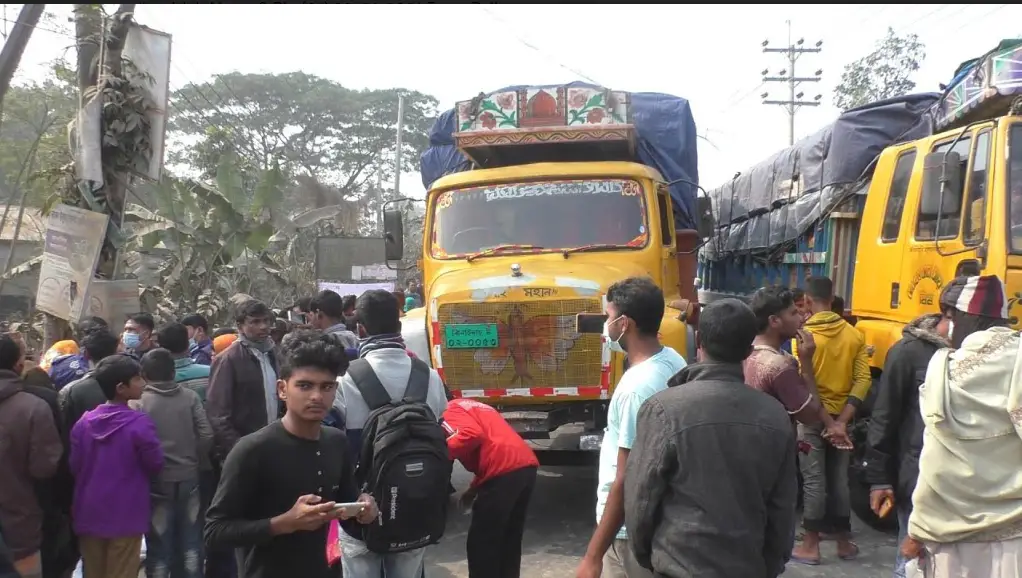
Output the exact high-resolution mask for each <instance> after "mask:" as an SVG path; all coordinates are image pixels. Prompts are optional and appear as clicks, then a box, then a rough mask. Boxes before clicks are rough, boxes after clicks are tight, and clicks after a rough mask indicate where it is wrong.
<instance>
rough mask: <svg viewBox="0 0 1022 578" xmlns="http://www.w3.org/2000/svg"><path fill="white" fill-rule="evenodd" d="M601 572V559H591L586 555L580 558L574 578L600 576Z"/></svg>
mask: <svg viewBox="0 0 1022 578" xmlns="http://www.w3.org/2000/svg"><path fill="white" fill-rule="evenodd" d="M601 574H603V559H596V560H593V559H591V558H589V557H588V556H586V557H584V558H582V562H581V563H579V565H578V569H577V570H575V578H600V575H601Z"/></svg>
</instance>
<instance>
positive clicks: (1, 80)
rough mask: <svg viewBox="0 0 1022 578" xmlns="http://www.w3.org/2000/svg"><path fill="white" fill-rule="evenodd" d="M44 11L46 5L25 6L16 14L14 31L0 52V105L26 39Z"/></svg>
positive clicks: (16, 67) (19, 60) (29, 36)
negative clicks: (16, 19)
mask: <svg viewBox="0 0 1022 578" xmlns="http://www.w3.org/2000/svg"><path fill="white" fill-rule="evenodd" d="M45 9H46V4H25V5H24V6H23V7H22V8H21V12H20V13H19V14H18V21H17V22H15V23H14V29H13V30H11V33H10V35H8V37H7V41H6V42H4V47H3V50H2V51H0V104H2V103H3V101H4V96H5V95H6V94H7V89H8V88H10V86H11V79H12V78H14V71H15V70H17V69H18V64H20V63H21V55H22V54H24V53H25V47H26V46H28V39H29V38H31V37H32V32H33V31H34V30H35V27H36V24H39V18H40V17H42V15H43V10H45Z"/></svg>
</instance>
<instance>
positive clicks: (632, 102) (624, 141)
mask: <svg viewBox="0 0 1022 578" xmlns="http://www.w3.org/2000/svg"><path fill="white" fill-rule="evenodd" d="M429 144H430V146H429V149H427V150H426V152H425V153H423V155H422V165H421V172H422V184H423V185H424V186H425V187H426V188H427V189H428V188H429V187H430V186H431V185H432V184H433V183H434V182H435V181H436V180H437V179H439V178H440V177H442V176H444V175H448V174H451V173H455V172H460V171H466V170H470V169H472V168H473V167H481V168H489V167H493V166H506V165H508V164H524V163H531V162H562V161H605V160H631V161H635V162H639V163H642V164H645V165H647V166H650V167H653V168H655V169H656V170H657V171H659V172H660V174H661V175H662V176H663V177H664V179H666V180H667V181H668V182H671V181H674V180H678V179H681V180H684V181H690V182H691V183H698V182H699V172H698V157H697V155H696V126H695V121H694V120H693V118H692V110H691V108H690V107H689V103H688V101H687V100H685V99H683V98H679V97H676V96H670V95H666V94H658V93H649V92H635V93H629V92H620V91H611V90H608V89H606V88H603V87H600V86H597V85H593V84H586V83H582V82H573V83H570V84H566V85H545V86H510V87H507V88H502V89H500V90H497V91H494V92H491V93H488V94H480V95H479V96H477V97H476V98H474V99H472V100H469V101H464V102H459V103H457V106H456V107H455V108H454V109H451V110H448V111H446V112H444V113H443V114H441V115H440V116H439V118H437V121H436V123H435V124H434V125H433V129H432V131H431V132H430V139H429ZM573 145H586V148H581V147H579V146H574V148H572V147H573ZM512 147H513V150H514V154H513V155H512V154H502V153H503V151H507V150H512ZM502 149H503V150H502ZM670 189H671V198H672V199H673V202H674V203H673V204H674V217H675V226H676V227H677V228H678V229H695V228H696V187H694V186H692V185H691V184H689V183H686V182H678V183H675V184H673V185H671V187H670Z"/></svg>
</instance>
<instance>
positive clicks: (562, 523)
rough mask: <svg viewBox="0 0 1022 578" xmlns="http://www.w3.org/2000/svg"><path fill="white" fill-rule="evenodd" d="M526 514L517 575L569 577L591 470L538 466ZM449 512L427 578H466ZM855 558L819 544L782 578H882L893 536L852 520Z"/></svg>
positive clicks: (582, 536)
mask: <svg viewBox="0 0 1022 578" xmlns="http://www.w3.org/2000/svg"><path fill="white" fill-rule="evenodd" d="M539 474H540V475H539V479H538V480H537V485H536V490H535V491H534V492H533V497H532V504H531V506H530V511H529V519H528V530H527V531H526V533H525V541H524V544H523V551H524V556H523V559H522V576H528V577H529V578H567V577H570V576H574V571H575V567H576V565H577V564H578V560H579V558H580V557H581V556H582V554H583V553H584V552H585V548H586V544H587V543H588V542H589V537H590V535H591V533H592V530H593V525H594V516H595V507H596V506H595V505H596V495H595V488H596V468H595V467H589V466H576V467H558V468H542V469H541V470H540V472H539ZM470 480H471V476H470V475H469V474H468V473H467V472H465V471H464V470H462V469H461V467H460V466H456V471H455V478H454V486H455V487H456V488H457V489H458V490H459V491H460V490H463V489H464V488H466V487H468V483H469V481H470ZM455 510H456V509H455V508H452V512H451V519H450V521H449V523H448V525H447V531H446V534H445V535H444V539H443V541H442V542H441V543H440V544H438V545H436V546H433V547H431V548H430V549H429V550H428V551H427V554H426V568H427V571H426V575H427V577H428V578H468V567H467V565H466V562H465V538H466V536H467V533H468V524H469V519H470V518H469V516H467V515H463V514H461V513H460V512H458V511H455ZM853 526H854V530H855V538H854V539H855V542H856V543H857V544H858V545H859V549H860V551H861V554H860V556H859V558H858V559H857V560H853V561H847V562H846V561H842V560H839V559H838V558H837V554H836V552H835V545H834V543H833V542H829V543H827V542H825V543H824V545H823V563H822V564H821V565H819V566H815V567H810V566H803V565H800V564H794V563H792V564H789V565H788V569H787V571H785V573H784V576H785V578H789V577H791V578H817V577H819V578H822V577H827V578H887V576H890V574H891V567H892V563H893V561H894V553H895V546H896V544H895V542H896V539H895V538H894V537H893V536H888V535H886V534H881V533H878V532H875V531H873V530H870V529H869V528H867V527H866V526H865V525H863V524H861V523H858V520H854V523H853Z"/></svg>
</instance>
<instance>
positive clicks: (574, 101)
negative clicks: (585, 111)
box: [568, 90, 589, 108]
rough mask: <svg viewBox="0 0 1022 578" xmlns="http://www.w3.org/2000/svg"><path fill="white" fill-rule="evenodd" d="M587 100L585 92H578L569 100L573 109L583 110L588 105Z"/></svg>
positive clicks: (572, 94) (573, 93)
mask: <svg viewBox="0 0 1022 578" xmlns="http://www.w3.org/2000/svg"><path fill="white" fill-rule="evenodd" d="M587 100H589V99H588V98H587V97H586V93H585V92H583V91H581V90H576V91H574V92H572V93H571V98H570V99H569V100H568V103H569V104H570V105H571V108H582V107H584V106H585V105H586V101H587Z"/></svg>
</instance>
